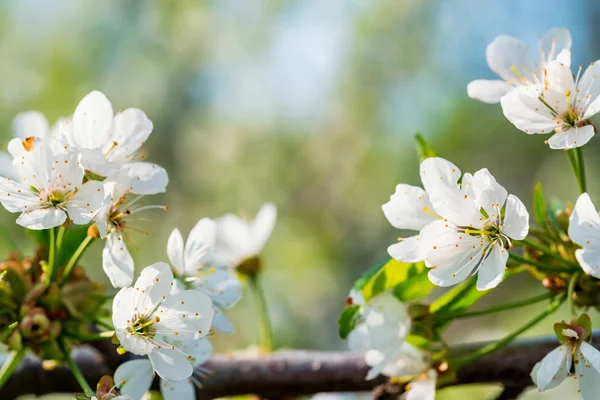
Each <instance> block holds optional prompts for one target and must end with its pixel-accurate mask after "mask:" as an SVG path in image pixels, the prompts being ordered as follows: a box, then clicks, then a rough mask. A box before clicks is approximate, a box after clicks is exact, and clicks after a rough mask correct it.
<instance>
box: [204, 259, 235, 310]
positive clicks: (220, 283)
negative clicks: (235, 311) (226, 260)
mask: <svg viewBox="0 0 600 400" xmlns="http://www.w3.org/2000/svg"><path fill="white" fill-rule="evenodd" d="M194 286H195V287H197V288H198V289H200V290H201V291H203V292H204V293H206V294H207V295H208V296H209V297H210V298H211V300H212V302H213V303H215V304H216V305H218V306H219V307H221V308H224V309H229V308H231V307H233V306H234V305H235V304H236V303H237V302H238V301H239V300H240V299H241V297H242V283H241V282H240V280H239V278H238V277H237V274H236V272H235V270H234V269H233V268H229V267H218V268H214V271H213V272H210V273H206V274H202V275H201V276H200V277H199V278H198V279H197V280H196V281H195V282H194Z"/></svg>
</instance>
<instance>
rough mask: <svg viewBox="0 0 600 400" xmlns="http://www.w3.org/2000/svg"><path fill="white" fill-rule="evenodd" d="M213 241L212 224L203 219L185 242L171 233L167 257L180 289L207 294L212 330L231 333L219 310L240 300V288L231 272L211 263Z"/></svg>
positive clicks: (178, 232)
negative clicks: (212, 308) (211, 308)
mask: <svg viewBox="0 0 600 400" xmlns="http://www.w3.org/2000/svg"><path fill="white" fill-rule="evenodd" d="M216 238H217V225H216V223H215V221H213V220H211V219H208V218H204V219H201V220H200V221H198V223H197V224H196V226H194V228H193V229H192V230H191V232H190V234H189V236H188V238H187V240H186V241H185V243H184V241H183V236H182V235H181V232H180V231H179V229H174V230H173V232H172V233H171V236H170V237H169V241H168V243H167V254H168V256H169V260H170V261H171V265H172V266H173V268H174V273H175V277H176V278H177V281H178V282H179V286H180V287H181V288H188V289H195V290H200V291H202V292H203V293H205V294H207V295H208V296H209V297H210V298H211V300H212V302H213V307H214V311H215V315H214V318H213V328H215V329H217V330H219V331H222V332H225V333H232V332H233V330H234V327H233V324H232V323H231V321H230V320H229V318H227V317H226V316H225V315H224V314H223V310H226V309H229V308H231V307H233V306H234V305H235V304H236V303H237V302H238V301H239V299H240V298H241V296H242V284H241V282H240V280H239V279H238V277H237V274H236V271H235V269H233V268H231V267H229V266H227V265H222V264H220V263H219V262H218V261H216V260H215V257H214V248H215V243H216Z"/></svg>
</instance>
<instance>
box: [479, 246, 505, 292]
mask: <svg viewBox="0 0 600 400" xmlns="http://www.w3.org/2000/svg"><path fill="white" fill-rule="evenodd" d="M507 260H508V251H507V250H506V249H504V248H503V247H501V246H498V245H496V246H494V247H493V248H491V249H490V250H489V253H488V255H487V257H486V258H485V259H484V260H483V262H482V263H481V266H480V267H479V271H478V272H477V290H489V289H492V288H495V287H496V286H498V285H499V284H500V282H502V278H504V270H505V269H506V261H507Z"/></svg>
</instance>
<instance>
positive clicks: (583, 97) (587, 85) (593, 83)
mask: <svg viewBox="0 0 600 400" xmlns="http://www.w3.org/2000/svg"><path fill="white" fill-rule="evenodd" d="M598 75H600V60H598V61H594V62H593V63H591V64H590V65H589V66H588V67H587V68H586V69H585V71H584V73H583V75H581V79H579V83H578V84H577V90H578V93H577V100H576V103H575V108H576V109H577V110H578V111H581V110H582V109H583V110H585V112H584V113H582V114H584V115H592V114H593V111H589V112H588V111H587V108H588V107H589V106H586V104H592V103H593V102H595V100H596V99H597V98H598V97H600V80H599V79H598ZM585 119H587V118H585Z"/></svg>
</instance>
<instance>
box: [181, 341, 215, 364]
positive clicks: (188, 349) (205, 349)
mask: <svg viewBox="0 0 600 400" xmlns="http://www.w3.org/2000/svg"><path fill="white" fill-rule="evenodd" d="M179 348H180V349H181V350H182V351H183V352H184V353H185V354H187V355H190V356H192V358H193V359H194V360H193V364H194V365H200V364H203V363H204V362H206V361H208V359H209V358H210V354H211V353H212V345H211V344H210V341H209V340H208V339H206V338H201V339H195V340H190V341H185V342H180V343H179Z"/></svg>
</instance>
